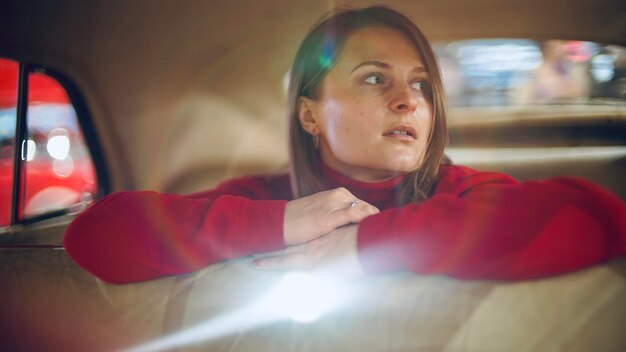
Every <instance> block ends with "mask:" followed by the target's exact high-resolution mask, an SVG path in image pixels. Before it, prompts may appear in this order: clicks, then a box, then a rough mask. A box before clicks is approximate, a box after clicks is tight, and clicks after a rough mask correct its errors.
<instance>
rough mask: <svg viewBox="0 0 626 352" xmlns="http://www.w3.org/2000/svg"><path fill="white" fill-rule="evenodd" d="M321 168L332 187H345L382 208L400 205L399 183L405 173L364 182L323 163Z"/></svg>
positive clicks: (358, 196) (360, 197)
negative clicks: (376, 180)
mask: <svg viewBox="0 0 626 352" xmlns="http://www.w3.org/2000/svg"><path fill="white" fill-rule="evenodd" d="M321 170H322V174H323V175H324V178H325V181H326V184H327V185H328V186H329V188H330V189H333V188H338V187H345V188H347V189H348V190H349V191H350V192H351V193H352V194H354V195H355V196H356V197H357V198H359V199H362V200H364V201H366V202H368V203H370V204H372V205H374V206H376V207H377V208H379V209H381V210H382V209H385V208H389V207H394V206H399V205H400V187H399V185H400V184H401V183H402V181H403V180H404V178H405V176H404V175H401V176H396V177H393V178H390V179H388V180H384V181H380V182H364V181H358V180H355V179H352V178H350V177H348V176H346V175H343V174H341V173H339V172H338V171H336V170H333V169H331V168H330V167H329V166H327V165H325V164H323V163H322V164H321Z"/></svg>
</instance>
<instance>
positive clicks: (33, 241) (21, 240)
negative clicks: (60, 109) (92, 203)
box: [0, 55, 110, 248]
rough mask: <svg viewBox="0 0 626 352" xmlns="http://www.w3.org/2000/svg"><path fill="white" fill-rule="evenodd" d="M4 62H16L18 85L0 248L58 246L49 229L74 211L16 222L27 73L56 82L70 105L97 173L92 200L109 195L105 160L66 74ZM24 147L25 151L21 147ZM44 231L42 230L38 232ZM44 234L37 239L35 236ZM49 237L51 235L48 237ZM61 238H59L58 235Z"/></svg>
mask: <svg viewBox="0 0 626 352" xmlns="http://www.w3.org/2000/svg"><path fill="white" fill-rule="evenodd" d="M0 57H1V58H3V59H8V60H13V61H15V62H17V63H18V65H19V69H18V85H17V102H16V103H17V104H16V105H17V106H16V122H15V124H16V128H15V142H14V160H13V166H14V167H13V182H12V196H11V215H10V221H9V224H8V225H6V226H3V227H0V248H1V247H16V246H18V247H32V246H36V247H42V246H43V247H61V246H62V244H61V243H57V244H50V243H47V242H49V241H47V240H46V239H53V238H54V239H56V240H57V242H59V241H58V240H59V238H58V234H51V233H50V229H51V226H52V227H53V228H56V225H59V226H65V225H67V224H68V223H69V222H70V221H71V219H73V217H74V215H76V214H77V213H78V212H79V211H77V210H76V209H73V208H71V207H70V208H64V209H59V210H55V211H51V212H46V213H43V214H40V215H36V216H32V217H29V218H23V219H19V209H20V208H21V207H23V206H24V204H21V203H22V200H21V198H22V197H21V194H20V193H21V191H22V190H23V184H24V182H25V178H26V168H25V163H24V160H22V158H21V156H22V154H24V153H26V152H27V150H26V148H27V146H26V145H27V143H24V141H25V140H26V138H27V135H28V121H27V116H28V93H29V87H28V78H29V75H30V74H45V75H47V76H49V77H50V78H52V79H54V80H56V81H57V82H58V83H59V84H60V85H61V86H62V87H63V89H64V90H65V92H66V93H67V95H68V98H69V101H70V103H71V104H72V106H73V108H74V110H75V112H76V118H77V120H78V125H79V128H80V130H81V132H82V133H83V136H84V141H85V143H86V145H87V148H88V150H89V154H90V156H91V161H92V164H93V167H94V170H95V173H96V179H97V188H96V195H95V199H98V198H101V197H103V196H104V195H106V194H108V193H109V192H110V181H109V177H108V172H107V168H106V163H105V159H104V154H103V152H102V148H101V146H100V143H99V139H98V135H97V133H96V130H95V128H94V125H93V124H92V122H91V119H90V113H89V110H88V108H87V104H86V103H85V99H84V97H83V95H82V93H81V92H80V90H79V89H78V87H77V86H76V84H74V82H73V81H72V80H70V79H69V78H68V77H67V76H66V75H65V74H63V73H61V72H60V71H58V70H55V69H53V68H51V67H49V66H47V65H43V64H36V63H32V62H28V61H25V60H19V59H15V58H12V57H10V56H5V55H0ZM22 144H24V148H22ZM95 199H94V200H95ZM42 229H43V231H41V230H42ZM42 232H43V233H44V234H47V235H45V236H43V235H42V236H41V238H39V237H40V236H39V235H38V233H42ZM51 235H52V236H51ZM61 237H62V236H61Z"/></svg>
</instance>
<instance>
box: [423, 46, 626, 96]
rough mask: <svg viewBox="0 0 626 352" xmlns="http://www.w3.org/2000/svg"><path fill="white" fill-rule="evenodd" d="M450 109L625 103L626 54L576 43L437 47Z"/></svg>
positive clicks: (611, 48)
mask: <svg viewBox="0 0 626 352" xmlns="http://www.w3.org/2000/svg"><path fill="white" fill-rule="evenodd" d="M434 49H435V52H436V53H437V56H438V57H439V61H440V64H441V66H442V72H443V76H444V80H445V83H446V90H447V96H448V99H449V104H450V105H451V106H516V105H517V106H519V105H542V104H543V105H545V104H578V105H589V104H594V105H597V104H614V103H619V104H623V103H624V102H625V101H626V49H625V48H623V47H620V46H616V45H602V44H598V43H592V42H583V41H571V40H545V41H542V42H538V41H533V40H523V39H482V40H464V41H454V42H445V43H436V44H435V45H434Z"/></svg>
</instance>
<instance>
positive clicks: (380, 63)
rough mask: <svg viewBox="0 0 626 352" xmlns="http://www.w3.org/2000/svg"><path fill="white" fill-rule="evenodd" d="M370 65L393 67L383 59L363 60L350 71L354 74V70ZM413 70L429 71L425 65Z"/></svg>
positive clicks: (418, 71) (419, 71)
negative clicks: (382, 60)
mask: <svg viewBox="0 0 626 352" xmlns="http://www.w3.org/2000/svg"><path fill="white" fill-rule="evenodd" d="M369 65H371V66H376V67H380V68H386V69H389V68H391V65H389V64H387V63H384V62H381V61H375V60H372V61H364V62H361V63H360V64H358V65H356V67H354V68H353V69H352V71H350V74H352V72H354V71H356V70H357V69H358V68H360V67H363V66H369ZM412 71H414V72H417V73H421V72H427V71H426V68H425V67H424V66H416V67H415V68H413V70H412Z"/></svg>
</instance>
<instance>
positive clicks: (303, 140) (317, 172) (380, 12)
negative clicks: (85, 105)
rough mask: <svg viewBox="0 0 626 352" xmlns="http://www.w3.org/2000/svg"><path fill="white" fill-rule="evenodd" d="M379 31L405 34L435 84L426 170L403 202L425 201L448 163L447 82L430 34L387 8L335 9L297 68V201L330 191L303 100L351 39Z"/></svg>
mask: <svg viewBox="0 0 626 352" xmlns="http://www.w3.org/2000/svg"><path fill="white" fill-rule="evenodd" d="M373 26H383V27H389V28H392V29H395V30H398V31H400V32H401V33H403V34H405V35H406V36H407V37H408V38H409V39H410V40H411V42H412V43H413V44H414V45H415V47H416V48H417V50H418V52H419V53H420V55H421V57H422V60H423V61H424V62H423V63H424V66H425V68H426V70H427V71H428V73H429V75H430V80H431V88H432V106H433V117H432V118H433V123H432V127H431V130H430V132H429V135H428V143H427V147H426V152H425V155H424V159H423V161H422V163H421V165H419V166H418V168H417V169H416V170H414V171H412V172H411V173H409V174H408V175H407V176H406V177H405V179H404V181H403V184H402V188H401V191H402V194H401V201H402V203H403V204H406V203H411V202H417V203H419V202H422V201H424V200H425V199H426V198H427V197H428V196H429V195H430V193H431V191H432V189H433V186H434V184H435V183H436V181H437V177H438V172H439V166H440V164H441V163H442V162H445V161H446V158H445V157H444V154H443V152H444V148H445V145H446V138H447V131H446V116H445V109H444V108H445V101H444V95H443V83H442V79H441V74H440V71H439V66H438V65H437V61H436V59H435V54H434V53H433V50H432V48H431V46H430V44H429V43H428V41H427V40H426V37H425V36H424V34H423V33H422V32H421V31H420V30H419V29H418V28H417V26H416V25H415V24H414V23H413V22H411V20H409V19H408V18H407V17H405V16H404V15H402V14H400V13H398V12H397V11H395V10H392V9H390V8H387V7H382V6H373V7H367V8H363V9H342V10H335V11H333V12H331V13H330V14H328V15H327V16H325V17H324V18H322V19H321V20H320V21H319V22H318V23H317V24H316V25H314V26H313V29H312V30H311V31H310V32H309V34H308V35H307V36H306V37H305V38H304V40H303V41H302V44H301V45H300V48H299V49H298V52H297V54H296V58H295V60H294V63H293V66H292V67H291V72H290V79H289V89H288V94H287V114H288V115H287V117H288V121H289V161H290V167H291V170H290V171H291V185H292V191H293V195H294V197H296V198H300V197H304V196H307V195H311V194H314V193H317V192H320V191H323V190H326V189H327V186H326V185H325V183H324V177H323V175H322V170H321V166H320V163H321V160H320V156H319V154H318V152H317V150H316V148H315V145H314V142H313V139H312V136H311V135H310V134H309V133H307V132H306V131H305V130H304V129H303V128H302V126H301V125H300V121H299V119H298V99H299V98H300V97H308V98H310V99H316V98H317V97H318V96H319V91H320V87H321V84H322V81H323V80H324V78H325V77H326V75H327V74H328V72H329V71H330V70H331V69H332V68H333V67H334V65H335V63H336V62H337V59H338V57H339V55H340V53H341V50H342V49H343V45H344V44H345V41H346V39H347V38H348V36H349V35H350V34H351V33H352V32H354V31H356V30H358V29H362V28H367V27H373Z"/></svg>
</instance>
